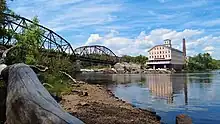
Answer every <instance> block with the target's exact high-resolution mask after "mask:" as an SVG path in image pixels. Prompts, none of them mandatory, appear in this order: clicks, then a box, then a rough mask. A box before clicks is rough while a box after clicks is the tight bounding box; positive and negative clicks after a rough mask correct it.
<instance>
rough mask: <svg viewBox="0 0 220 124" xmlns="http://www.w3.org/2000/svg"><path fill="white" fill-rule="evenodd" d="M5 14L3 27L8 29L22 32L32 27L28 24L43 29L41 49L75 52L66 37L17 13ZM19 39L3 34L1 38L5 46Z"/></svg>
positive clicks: (18, 32) (1, 42)
mask: <svg viewBox="0 0 220 124" xmlns="http://www.w3.org/2000/svg"><path fill="white" fill-rule="evenodd" d="M3 16H4V23H3V28H4V29H6V30H10V31H12V32H13V33H17V34H22V32H23V29H30V28H29V26H28V25H30V24H33V25H36V26H37V27H39V28H40V30H42V32H41V34H40V35H41V36H42V39H41V40H42V42H41V43H42V44H41V46H40V49H42V50H43V49H44V50H45V49H46V50H53V51H55V52H62V53H67V54H73V55H75V53H74V50H73V48H72V46H71V45H70V43H69V42H67V41H66V40H65V39H64V38H62V37H61V36H60V35H58V34H57V33H55V32H54V31H52V30H50V29H48V28H46V27H44V26H42V25H39V24H36V23H34V22H33V21H31V20H29V19H26V18H24V17H21V16H17V15H11V14H6V13H3ZM17 42H18V41H17V40H16V39H14V38H13V37H7V36H2V37H1V39H0V44H1V45H4V46H12V45H15V44H16V43H17Z"/></svg>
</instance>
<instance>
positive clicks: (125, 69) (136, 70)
mask: <svg viewBox="0 0 220 124" xmlns="http://www.w3.org/2000/svg"><path fill="white" fill-rule="evenodd" d="M81 72H97V73H105V74H171V73H174V72H175V70H172V71H171V70H167V69H156V70H153V69H147V68H146V67H142V66H141V65H139V64H134V63H127V62H122V63H116V64H115V65H114V67H113V68H105V69H81Z"/></svg>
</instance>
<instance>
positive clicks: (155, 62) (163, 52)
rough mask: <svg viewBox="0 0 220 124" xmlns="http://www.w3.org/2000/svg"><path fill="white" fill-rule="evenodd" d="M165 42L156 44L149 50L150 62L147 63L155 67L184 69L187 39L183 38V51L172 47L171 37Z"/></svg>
mask: <svg viewBox="0 0 220 124" xmlns="http://www.w3.org/2000/svg"><path fill="white" fill-rule="evenodd" d="M164 42H165V43H164V44H163V45H156V46H154V47H153V48H151V49H150V50H149V51H148V62H147V63H146V64H147V65H148V66H150V67H151V68H153V69H157V68H169V69H171V68H173V69H176V70H179V69H182V68H183V66H184V64H185V58H186V57H185V56H186V46H185V39H183V52H182V51H180V50H178V49H174V48H172V43H171V40H170V39H166V40H164Z"/></svg>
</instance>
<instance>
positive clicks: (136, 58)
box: [121, 55, 148, 65]
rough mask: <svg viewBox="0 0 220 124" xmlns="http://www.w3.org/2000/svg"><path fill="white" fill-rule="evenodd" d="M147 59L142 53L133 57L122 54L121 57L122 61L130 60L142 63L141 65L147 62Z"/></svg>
mask: <svg viewBox="0 0 220 124" xmlns="http://www.w3.org/2000/svg"><path fill="white" fill-rule="evenodd" d="M147 60H148V58H147V57H146V56H143V55H139V56H135V57H132V56H128V55H124V56H122V57H121V61H122V62H132V63H137V64H142V65H144V64H145V63H146V62H147Z"/></svg>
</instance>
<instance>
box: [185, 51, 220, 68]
mask: <svg viewBox="0 0 220 124" xmlns="http://www.w3.org/2000/svg"><path fill="white" fill-rule="evenodd" d="M218 68H220V61H218V60H215V59H213V58H212V57H211V55H210V54H209V53H204V54H201V53H200V54H198V55H196V56H194V57H190V58H189V60H188V63H187V67H186V69H187V70H188V71H203V70H214V69H218Z"/></svg>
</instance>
